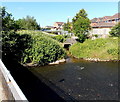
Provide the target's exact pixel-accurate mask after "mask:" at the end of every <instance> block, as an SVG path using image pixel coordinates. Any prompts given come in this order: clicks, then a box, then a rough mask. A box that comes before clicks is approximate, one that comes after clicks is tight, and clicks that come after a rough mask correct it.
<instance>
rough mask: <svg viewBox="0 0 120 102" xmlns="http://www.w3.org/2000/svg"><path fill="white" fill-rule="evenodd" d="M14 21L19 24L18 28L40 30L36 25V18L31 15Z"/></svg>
mask: <svg viewBox="0 0 120 102" xmlns="http://www.w3.org/2000/svg"><path fill="white" fill-rule="evenodd" d="M16 23H17V24H18V25H19V27H20V28H19V29H24V30H40V26H39V25H38V23H37V21H36V19H34V17H31V16H26V18H23V19H19V20H17V21H16Z"/></svg>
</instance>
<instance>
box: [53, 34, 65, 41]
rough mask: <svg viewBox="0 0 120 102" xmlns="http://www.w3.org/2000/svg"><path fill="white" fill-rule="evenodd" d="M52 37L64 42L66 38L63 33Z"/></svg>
mask: <svg viewBox="0 0 120 102" xmlns="http://www.w3.org/2000/svg"><path fill="white" fill-rule="evenodd" d="M52 38H53V39H55V40H57V41H59V42H64V40H65V38H64V37H63V36H62V35H57V36H53V37H52Z"/></svg>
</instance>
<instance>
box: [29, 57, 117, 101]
mask: <svg viewBox="0 0 120 102" xmlns="http://www.w3.org/2000/svg"><path fill="white" fill-rule="evenodd" d="M30 70H31V71H32V72H33V73H34V74H35V75H37V76H38V77H39V75H42V76H43V77H45V78H47V79H48V80H50V81H51V82H52V83H54V84H55V85H56V86H58V87H59V88H60V89H62V90H64V91H65V92H66V93H67V94H68V95H70V96H72V97H74V98H75V99H77V100H117V99H118V62H89V61H84V60H78V59H73V58H68V59H67V62H66V63H63V64H59V65H52V66H44V67H38V68H30Z"/></svg>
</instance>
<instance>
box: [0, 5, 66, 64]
mask: <svg viewBox="0 0 120 102" xmlns="http://www.w3.org/2000/svg"><path fill="white" fill-rule="evenodd" d="M1 18H2V21H3V22H2V27H3V30H2V31H1V34H2V38H0V39H2V50H1V49H0V50H1V52H2V55H3V56H2V57H3V59H8V58H10V59H15V60H17V61H18V62H21V63H30V62H32V63H36V64H39V65H45V64H48V63H49V62H53V61H56V60H58V59H61V58H64V56H65V51H64V50H63V48H62V47H61V46H60V44H59V43H58V42H57V41H55V40H54V39H52V38H51V37H50V36H49V35H46V34H42V33H41V32H39V31H33V30H29V31H18V29H20V28H19V26H20V25H19V24H18V23H16V21H15V20H14V19H13V18H12V15H11V14H9V13H8V12H7V11H6V9H5V7H1ZM21 27H22V26H21Z"/></svg>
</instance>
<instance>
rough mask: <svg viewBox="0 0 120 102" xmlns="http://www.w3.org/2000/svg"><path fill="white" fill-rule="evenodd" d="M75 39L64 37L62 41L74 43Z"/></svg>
mask: <svg viewBox="0 0 120 102" xmlns="http://www.w3.org/2000/svg"><path fill="white" fill-rule="evenodd" d="M76 42H77V41H76V40H75V39H74V38H68V39H66V41H65V42H64V43H71V44H74V43H76Z"/></svg>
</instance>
